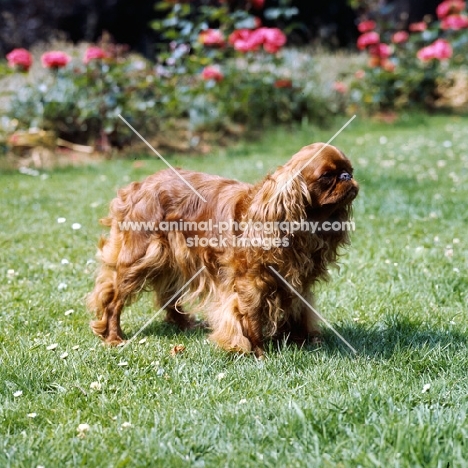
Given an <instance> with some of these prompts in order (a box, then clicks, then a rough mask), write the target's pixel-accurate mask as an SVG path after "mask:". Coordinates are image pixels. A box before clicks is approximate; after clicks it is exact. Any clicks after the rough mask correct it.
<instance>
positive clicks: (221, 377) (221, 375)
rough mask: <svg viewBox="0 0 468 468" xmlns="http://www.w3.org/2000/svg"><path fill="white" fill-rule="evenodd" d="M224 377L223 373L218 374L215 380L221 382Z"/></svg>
mask: <svg viewBox="0 0 468 468" xmlns="http://www.w3.org/2000/svg"><path fill="white" fill-rule="evenodd" d="M224 377H226V374H225V373H224V372H220V373H219V374H218V375H217V377H216V378H217V379H218V380H221V379H224Z"/></svg>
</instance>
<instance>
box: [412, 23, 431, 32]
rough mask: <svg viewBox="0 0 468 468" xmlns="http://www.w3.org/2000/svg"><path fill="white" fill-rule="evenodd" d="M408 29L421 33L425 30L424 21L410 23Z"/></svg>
mask: <svg viewBox="0 0 468 468" xmlns="http://www.w3.org/2000/svg"><path fill="white" fill-rule="evenodd" d="M408 28H409V30H410V31H412V32H423V31H425V30H426V29H427V24H426V23H425V22H424V21H421V22H419V23H411V24H410V25H409V26H408Z"/></svg>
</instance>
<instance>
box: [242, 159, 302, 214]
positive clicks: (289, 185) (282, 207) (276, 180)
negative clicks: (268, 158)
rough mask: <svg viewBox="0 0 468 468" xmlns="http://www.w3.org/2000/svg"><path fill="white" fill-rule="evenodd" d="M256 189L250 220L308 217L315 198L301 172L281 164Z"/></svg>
mask: <svg viewBox="0 0 468 468" xmlns="http://www.w3.org/2000/svg"><path fill="white" fill-rule="evenodd" d="M256 188H257V191H256V192H254V196H253V198H252V201H251V203H250V207H249V209H248V211H247V213H246V220H252V221H260V222H269V221H273V222H274V221H278V222H281V221H288V222H292V221H300V220H301V219H303V218H304V217H305V209H306V206H307V205H308V204H310V202H311V199H310V194H309V191H308V190H307V184H306V182H305V180H304V178H303V177H302V175H301V173H296V172H294V171H293V170H292V169H290V168H288V169H286V168H285V167H280V168H279V169H278V170H277V171H276V172H274V173H273V174H272V175H271V176H268V177H266V179H264V180H263V182H262V183H261V184H259V185H258V186H257V187H256Z"/></svg>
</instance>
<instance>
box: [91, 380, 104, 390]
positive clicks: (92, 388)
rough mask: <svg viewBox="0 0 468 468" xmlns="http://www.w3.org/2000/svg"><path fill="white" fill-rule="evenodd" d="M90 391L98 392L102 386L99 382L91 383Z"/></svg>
mask: <svg viewBox="0 0 468 468" xmlns="http://www.w3.org/2000/svg"><path fill="white" fill-rule="evenodd" d="M89 388H90V389H91V390H96V391H100V390H101V388H102V385H101V384H100V383H99V382H91V385H90V386H89Z"/></svg>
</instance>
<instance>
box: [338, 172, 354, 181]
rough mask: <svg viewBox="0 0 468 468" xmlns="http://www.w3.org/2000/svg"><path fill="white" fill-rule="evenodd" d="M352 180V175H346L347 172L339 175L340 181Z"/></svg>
mask: <svg viewBox="0 0 468 468" xmlns="http://www.w3.org/2000/svg"><path fill="white" fill-rule="evenodd" d="M352 178H353V177H352V175H351V174H348V173H347V172H342V173H341V174H340V180H351V179H352Z"/></svg>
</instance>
